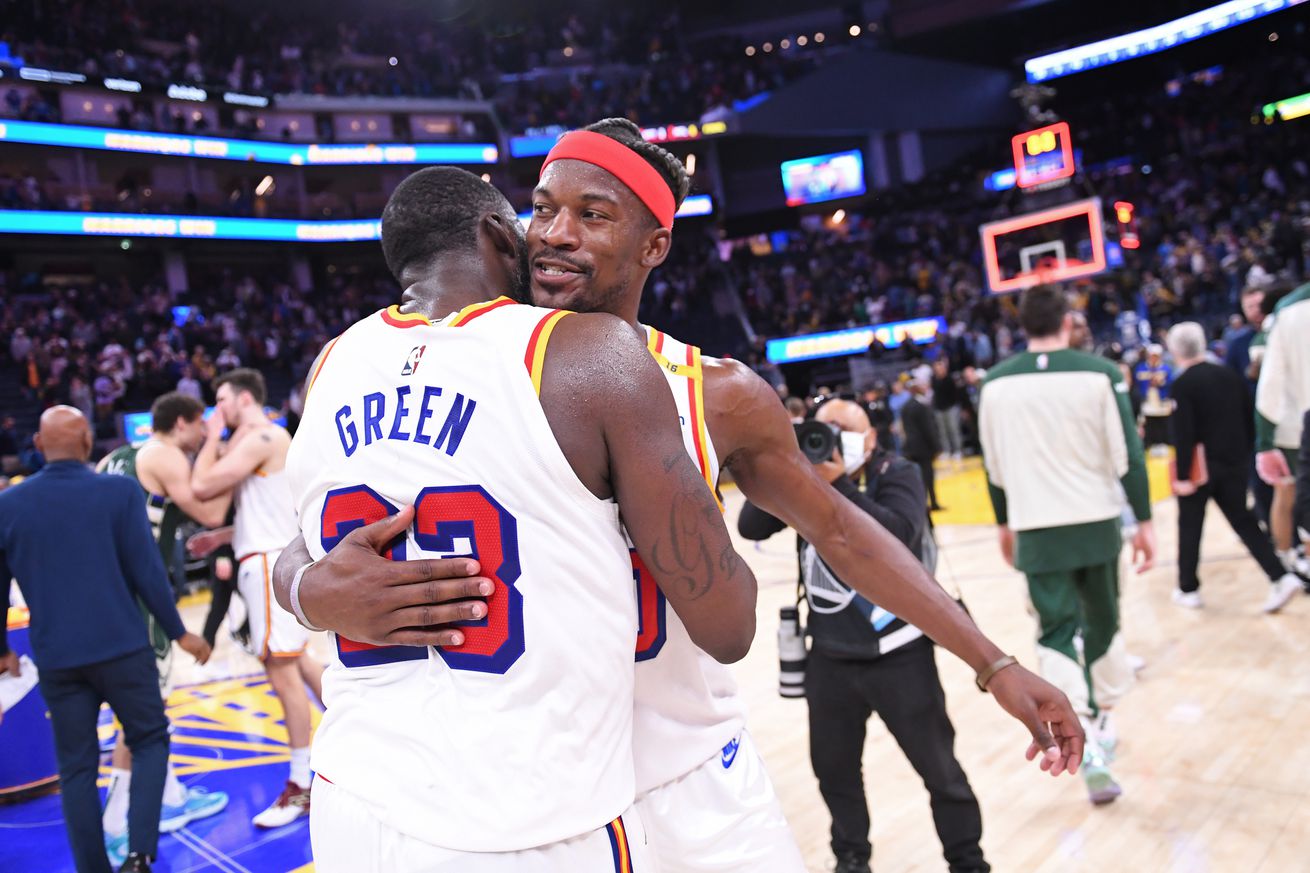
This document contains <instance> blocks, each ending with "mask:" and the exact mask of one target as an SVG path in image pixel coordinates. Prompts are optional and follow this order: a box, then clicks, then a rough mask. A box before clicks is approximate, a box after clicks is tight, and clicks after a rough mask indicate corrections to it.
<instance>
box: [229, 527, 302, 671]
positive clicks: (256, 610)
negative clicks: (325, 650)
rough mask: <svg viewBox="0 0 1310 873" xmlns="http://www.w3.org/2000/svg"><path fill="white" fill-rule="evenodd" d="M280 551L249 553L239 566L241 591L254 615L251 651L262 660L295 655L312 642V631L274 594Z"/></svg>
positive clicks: (238, 588) (251, 631)
mask: <svg viewBox="0 0 1310 873" xmlns="http://www.w3.org/2000/svg"><path fill="white" fill-rule="evenodd" d="M280 554H282V553H281V552H280V551H277V552H256V553H255V554H253V555H247V556H245V559H244V560H243V561H242V562H241V564H240V566H239V567H238V568H237V592H238V593H239V594H240V595H241V599H242V600H244V601H245V602H246V613H247V615H248V616H249V618H250V652H251V654H253V655H254V656H255V657H256V658H259V659H260V660H261V661H262V660H264V659H266V658H294V657H296V656H298V655H302V654H304V652H305V647H306V646H308V645H309V631H308V630H306V629H305V628H303V627H301V626H300V622H298V621H296V617H295V616H294V615H292V614H291V613H289V612H287V611H286V610H285V609H283V608H282V607H281V606H279V605H278V602H277V598H275V597H274V596H273V565H274V564H276V563H277V556H278V555H280Z"/></svg>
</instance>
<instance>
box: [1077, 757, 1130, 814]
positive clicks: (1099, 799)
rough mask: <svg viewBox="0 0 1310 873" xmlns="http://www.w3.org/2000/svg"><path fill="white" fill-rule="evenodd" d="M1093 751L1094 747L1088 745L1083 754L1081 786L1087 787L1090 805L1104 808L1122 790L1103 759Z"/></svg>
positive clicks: (1122, 791) (1121, 792)
mask: <svg viewBox="0 0 1310 873" xmlns="http://www.w3.org/2000/svg"><path fill="white" fill-rule="evenodd" d="M1093 749H1094V746H1091V745H1089V746H1088V747H1087V748H1086V749H1085V750H1084V752H1083V766H1082V774H1083V784H1085V785H1086V786H1087V797H1088V799H1089V800H1091V802H1092V805H1093V806H1104V805H1105V804H1107V803H1113V802H1114V800H1115V798H1117V797H1118V796H1119V795H1121V794H1123V793H1124V790H1123V788H1121V787H1120V786H1119V783H1118V782H1115V781H1114V776H1112V775H1111V774H1110V767H1109V766H1108V765H1107V764H1106V763H1105V758H1103V757H1102V756H1101V755H1100V753H1099V752H1096V751H1094V750H1093Z"/></svg>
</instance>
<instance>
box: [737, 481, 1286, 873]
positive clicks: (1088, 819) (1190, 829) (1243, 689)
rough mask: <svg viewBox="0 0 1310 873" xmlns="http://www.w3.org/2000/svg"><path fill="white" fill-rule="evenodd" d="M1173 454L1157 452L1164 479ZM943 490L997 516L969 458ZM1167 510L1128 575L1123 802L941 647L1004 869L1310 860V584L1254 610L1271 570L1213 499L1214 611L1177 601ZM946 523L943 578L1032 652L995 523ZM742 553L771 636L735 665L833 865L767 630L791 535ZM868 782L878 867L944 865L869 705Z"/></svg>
mask: <svg viewBox="0 0 1310 873" xmlns="http://www.w3.org/2000/svg"><path fill="white" fill-rule="evenodd" d="M1162 466H1163V465H1162V463H1160V462H1157V461H1153V463H1152V467H1153V471H1152V472H1153V474H1154V475H1153V479H1154V480H1155V482H1156V483H1157V488H1156V489H1153V490H1156V491H1157V492H1158V490H1159V489H1158V483H1159V482H1160V478H1161V470H1160V469H1159V468H1160V467H1162ZM940 499H941V500H942V503H943V504H944V505H945V506H946V507H947V508H948V510H950V512H949V513H948V516H949V515H956V516H971V517H975V518H986V519H988V520H990V511H989V510H988V509H987V508H986V507H985V506H983V505H979V504H978V501H979V500H983V501H985V500H986V497H985V487H984V483H983V480H982V473H981V471H980V470H979V469H978V467H977V465H976V462H974V464H972V465H970V466H968V467H967V468H966V470H965V471H964V472H963V473H959V474H954V475H948V476H947V478H946V479H945V480H944V481H943V483H942V486H941V493H940ZM728 503H729V509H728V514H729V518H730V519H734V520H735V518H736V514H737V512H738V511H739V508H740V504H741V497H740V495H739V494H737V493H736V492H731V493H730V494H729V496H728ZM1155 512H1156V531H1157V535H1158V537H1159V541H1160V558H1159V560H1158V561H1157V565H1156V569H1154V570H1152V571H1151V572H1149V573H1147V574H1145V575H1142V576H1137V575H1133V574H1131V572H1126V574H1125V576H1124V578H1123V610H1122V613H1123V627H1124V633H1125V636H1126V639H1127V642H1128V644H1129V648H1130V651H1132V652H1133V653H1135V654H1138V655H1141V656H1142V657H1144V658H1145V659H1146V661H1147V666H1146V668H1145V670H1143V671H1142V673H1141V674H1140V677H1139V680H1140V681H1139V683H1138V685H1137V687H1136V688H1135V689H1134V690H1133V692H1132V693H1131V694H1130V695H1129V696H1128V697H1127V698H1126V699H1125V700H1124V701H1123V703H1122V704H1121V705H1120V707H1119V710H1118V721H1119V733H1120V753H1119V762H1118V764H1117V766H1116V767H1115V768H1114V772H1115V774H1116V777H1117V778H1118V779H1119V780H1120V782H1121V783H1122V784H1123V786H1124V795H1123V797H1121V798H1120V799H1119V800H1118V801H1117V802H1116V803H1114V804H1113V805H1111V806H1108V807H1103V808H1099V809H1093V808H1092V807H1091V805H1090V804H1089V803H1088V802H1087V800H1086V794H1085V792H1084V789H1083V785H1082V778H1081V777H1076V778H1073V779H1071V778H1069V777H1067V776H1063V777H1060V778H1059V779H1052V778H1051V777H1049V776H1046V775H1045V774H1042V773H1040V772H1039V771H1038V770H1037V768H1036V767H1035V766H1034V765H1032V764H1029V763H1028V762H1026V761H1024V759H1023V750H1024V748H1025V746H1026V744H1027V736H1026V734H1025V733H1024V732H1023V729H1022V728H1021V726H1020V725H1019V724H1018V723H1017V722H1015V721H1013V720H1011V719H1010V718H1009V717H1008V716H1006V715H1005V714H1004V713H1003V712H1002V711H1001V709H1000V708H999V707H998V706H996V705H995V703H994V702H993V701H992V699H991V698H990V697H989V696H984V695H982V694H979V692H978V691H977V689H976V688H974V687H973V685H972V681H971V678H972V677H971V673H970V671H969V670H968V669H967V668H966V667H965V666H964V664H963V663H962V662H960V661H958V660H957V659H955V658H954V657H953V656H951V655H950V654H949V653H946V652H944V651H941V650H939V651H938V654H937V662H938V665H939V667H940V670H941V674H942V682H943V685H944V686H945V688H946V695H947V701H948V706H949V709H950V712H951V717H952V719H953V720H954V722H955V727H956V731H957V734H958V738H957V745H956V749H957V754H958V757H959V759H960V761H961V763H962V764H963V766H964V769H965V771H966V772H967V773H968V775H969V779H970V782H971V783H972V785H973V787H974V791H975V793H976V794H977V795H978V799H979V802H980V803H981V805H982V811H983V828H984V836H983V848H984V850H985V852H986V854H987V858H988V860H989V861H990V862H991V864H992V866H993V868H994V869H995V870H997V871H1006V873H1009V871H1020V873H1029V871H1051V873H1055V871H1104V870H1114V869H1116V868H1123V867H1125V866H1127V867H1128V868H1129V869H1131V870H1132V871H1134V873H1157V871H1159V873H1165V871H1168V873H1296V871H1310V745H1308V744H1307V743H1306V742H1305V739H1304V738H1305V736H1306V729H1307V726H1308V725H1310V664H1308V663H1307V658H1308V656H1310V598H1307V597H1303V596H1298V597H1296V598H1295V599H1294V600H1293V601H1292V602H1291V603H1290V604H1289V605H1288V606H1287V607H1286V608H1285V609H1284V610H1283V612H1282V613H1280V614H1278V615H1276V616H1264V615H1262V614H1261V613H1260V611H1259V605H1260V602H1261V600H1262V599H1263V597H1264V594H1265V583H1264V579H1263V576H1262V574H1261V573H1260V571H1259V569H1258V568H1257V566H1256V564H1255V562H1254V561H1252V560H1251V559H1250V557H1248V556H1247V555H1246V553H1245V551H1244V550H1243V549H1242V546H1241V543H1240V542H1239V541H1238V539H1237V537H1236V536H1235V535H1234V534H1233V533H1232V531H1231V530H1230V529H1229V528H1228V527H1227V525H1226V524H1225V523H1224V521H1223V518H1222V516H1220V515H1219V513H1218V512H1217V510H1213V508H1212V511H1211V513H1210V515H1209V516H1208V517H1207V520H1206V530H1205V540H1204V544H1203V549H1202V561H1203V563H1202V566H1201V578H1202V594H1203V596H1204V597H1205V600H1206V607H1205V609H1203V610H1201V611H1198V612H1192V611H1187V610H1183V609H1180V608H1179V607H1176V606H1174V605H1173V604H1172V603H1171V602H1170V600H1169V595H1170V591H1171V589H1172V588H1173V586H1174V585H1175V583H1176V563H1175V559H1176V556H1177V550H1176V549H1177V546H1176V544H1177V528H1176V519H1177V513H1176V506H1175V504H1174V502H1173V501H1172V500H1169V499H1165V500H1161V501H1158V502H1157V503H1156V506H1155ZM944 520H945V519H944V518H943V519H939V523H940V521H944ZM938 535H939V539H940V541H941V542H942V544H943V546H944V548H943V554H942V561H941V564H940V567H939V575H940V577H941V578H942V579H943V581H944V582H945V583H947V584H948V585H949V584H955V585H957V586H958V587H959V588H960V590H961V591H962V593H963V595H964V598H965V600H966V602H967V603H968V605H969V609H970V610H971V611H972V613H973V615H974V617H975V618H976V619H977V621H978V623H979V625H980V626H981V627H982V628H983V629H984V630H985V631H986V632H987V633H988V634H989V635H990V636H991V637H992V638H993V639H994V640H996V641H997V643H998V644H999V645H1000V646H1001V647H1002V648H1004V649H1005V650H1007V651H1009V652H1012V653H1014V654H1015V655H1017V656H1018V657H1019V658H1020V659H1021V660H1022V661H1023V662H1024V663H1025V664H1028V665H1032V664H1034V663H1035V660H1034V656H1033V634H1034V627H1035V625H1034V622H1033V620H1032V619H1031V618H1030V617H1029V616H1028V614H1027V613H1026V612H1025V608H1024V585H1023V579H1022V576H1021V575H1020V574H1018V573H1017V572H1015V571H1014V570H1012V569H1011V568H1009V567H1008V566H1006V565H1005V563H1004V562H1003V561H1002V560H1001V557H1000V551H999V549H998V548H997V545H996V537H995V529H994V527H992V526H983V525H962V526H943V527H939V529H938ZM739 548H740V549H741V551H742V554H743V555H745V556H746V557H747V559H748V560H749V561H750V564H751V566H752V567H753V568H754V570H755V572H756V574H757V576H758V578H759V582H760V607H759V608H760V611H759V615H760V624H759V634H758V636H757V638H756V643H755V646H754V648H753V650H752V652H751V653H750V655H749V656H748V657H747V659H746V660H745V661H744V662H743V663H742V664H740V665H739V666H738V669H737V673H738V678H739V682H740V684H741V688H742V691H743V693H744V694H745V696H746V699H747V701H748V703H749V705H750V722H749V724H750V729H751V733H752V734H753V736H754V737H755V740H756V742H757V744H758V745H759V747H760V748H761V750H762V752H763V755H764V757H765V759H766V761H767V763H768V765H769V771H770V773H771V774H772V776H773V780H774V784H775V786H776V788H777V790H778V794H779V795H780V797H781V798H782V804H783V809H784V811H785V812H786V815H787V818H788V820H789V821H790V822H791V825H792V828H793V830H794V831H795V833H796V837H797V840H798V841H799V842H800V845H801V848H802V850H803V852H804V855H805V859H806V862H807V864H808V865H809V869H810V870H811V871H816V873H817V871H823V870H830V869H832V864H833V860H832V854H831V852H830V851H829V849H828V825H829V817H828V813H827V809H826V808H825V807H824V806H823V803H822V800H821V798H820V797H819V793H818V788H817V784H816V782H815V779H814V776H813V773H812V771H811V769H810V763H809V757H808V749H807V745H806V744H807V740H808V732H807V721H806V710H805V703H804V701H801V700H784V699H782V698H780V697H778V695H777V692H776V684H777V661H776V645H775V644H774V643H773V640H772V636H773V634H774V632H775V631H776V629H777V610H778V607H780V606H783V605H785V604H787V603H790V602H792V600H793V597H794V590H795V588H794V586H795V557H794V551H793V549H794V539H793V535H792V534H791V533H790V532H787V533H784V534H779V535H778V536H776V537H774V538H773V539H772V540H770V541H768V542H766V543H763V544H762V545H761V546H760V548H759V549H758V550H757V549H756V548H755V546H754V545H753V544H751V543H742V544H740V545H739ZM1125 560H1126V558H1125ZM864 777H865V785H866V788H867V791H868V796H869V801H870V808H871V814H872V819H873V839H872V841H873V844H874V859H873V860H874V869H875V870H876V871H879V873H908V871H944V870H945V869H946V864H945V862H944V861H943V860H942V857H941V846H940V843H939V842H938V840H937V836H936V831H935V830H934V829H933V825H932V818H931V815H930V812H929V807H928V796H927V792H926V791H925V790H924V788H923V785H922V783H921V782H920V781H919V779H918V776H917V775H916V774H915V773H914V771H913V770H912V769H911V768H910V766H909V764H908V763H907V762H906V760H905V758H904V756H903V755H902V754H901V752H900V749H899V748H898V747H897V746H896V744H895V742H894V741H893V740H892V739H891V737H890V735H889V734H888V733H887V731H886V730H885V729H884V728H883V727H882V725H881V723H880V722H878V721H877V719H876V718H875V719H873V720H872V722H871V723H870V730H869V737H868V741H867V744H866V747H865V755H864Z"/></svg>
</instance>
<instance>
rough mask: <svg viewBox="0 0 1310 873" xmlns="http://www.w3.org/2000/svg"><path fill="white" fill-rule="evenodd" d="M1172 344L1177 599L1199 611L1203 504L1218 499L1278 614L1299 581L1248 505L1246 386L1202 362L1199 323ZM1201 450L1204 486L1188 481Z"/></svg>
mask: <svg viewBox="0 0 1310 873" xmlns="http://www.w3.org/2000/svg"><path fill="white" fill-rule="evenodd" d="M1168 342H1169V350H1170V351H1171V352H1172V353H1173V356H1174V359H1175V360H1176V361H1177V363H1178V366H1179V367H1182V368H1185V372H1184V373H1183V375H1182V376H1180V377H1179V378H1178V379H1177V380H1176V381H1175V382H1174V384H1173V388H1172V393H1173V397H1174V402H1175V404H1176V406H1175V409H1174V415H1173V437H1174V448H1175V451H1176V452H1177V455H1176V459H1177V460H1176V464H1177V478H1178V481H1177V483H1176V484H1175V485H1174V493H1175V494H1177V495H1178V590H1177V591H1175V592H1174V602H1175V603H1177V604H1178V605H1180V606H1185V607H1189V608H1192V609H1199V608H1200V607H1201V594H1200V591H1199V590H1198V589H1199V587H1200V582H1199V580H1198V579H1197V577H1196V566H1197V562H1198V560H1199V557H1200V552H1201V530H1202V525H1203V524H1204V523H1205V506H1206V503H1207V502H1208V501H1209V500H1210V499H1211V498H1213V499H1214V502H1215V503H1216V504H1218V506H1219V510H1220V511H1221V512H1222V513H1223V514H1224V518H1226V519H1228V523H1229V524H1230V525H1231V526H1232V528H1233V531H1234V532H1236V534H1237V535H1238V536H1239V537H1241V538H1242V543H1243V545H1245V546H1246V550H1247V551H1248V552H1250V553H1251V557H1253V558H1255V560H1256V562H1257V563H1259V564H1260V568H1261V569H1262V570H1264V571H1265V574H1266V575H1267V576H1268V577H1269V581H1270V589H1269V594H1268V596H1267V597H1266V599H1265V602H1264V606H1263V609H1264V611H1265V612H1276V611H1278V610H1279V609H1282V607H1283V605H1284V604H1286V603H1287V601H1288V600H1289V599H1291V597H1292V595H1293V594H1295V593H1296V592H1297V591H1300V590H1301V582H1300V580H1299V579H1298V578H1297V577H1296V575H1295V574H1292V573H1287V572H1285V570H1284V567H1283V562H1282V561H1280V560H1279V559H1278V556H1277V554H1275V553H1274V547H1273V544H1272V543H1271V542H1270V541H1269V537H1268V536H1266V535H1265V533H1264V532H1263V531H1262V530H1260V524H1259V522H1258V521H1256V517H1255V513H1253V512H1252V511H1251V510H1250V509H1248V508H1247V505H1246V472H1247V469H1248V467H1249V465H1250V463H1251V451H1252V448H1253V445H1254V434H1253V433H1252V431H1251V428H1252V425H1251V422H1252V416H1251V412H1250V405H1249V404H1250V400H1249V397H1248V395H1247V391H1246V386H1245V385H1244V384H1243V383H1242V377H1241V376H1239V375H1237V373H1236V372H1234V371H1233V370H1231V369H1229V368H1227V367H1223V366H1220V365H1218V364H1212V363H1210V362H1209V361H1207V360H1206V359H1205V331H1204V330H1203V329H1202V328H1201V326H1200V325H1199V324H1197V323H1196V322H1192V321H1189V322H1184V323H1182V324H1177V325H1174V326H1173V327H1172V328H1171V329H1170V330H1169V338H1168ZM1198 447H1203V448H1204V464H1205V469H1206V472H1207V473H1208V476H1209V478H1208V480H1207V481H1205V482H1203V483H1202V484H1200V485H1199V486H1198V485H1196V484H1193V482H1192V481H1190V480H1191V479H1192V478H1193V475H1192V474H1193V469H1192V468H1193V465H1195V464H1198V463H1201V461H1199V460H1198V451H1197V448H1198Z"/></svg>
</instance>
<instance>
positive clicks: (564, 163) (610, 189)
mask: <svg viewBox="0 0 1310 873" xmlns="http://www.w3.org/2000/svg"><path fill="white" fill-rule="evenodd" d="M537 190H538V191H545V192H549V194H550V197H551V198H552V199H553V200H555V201H556V202H564V201H579V202H580V201H582V200H584V199H591V198H595V197H600V198H608V199H609V200H612V201H614V202H615V203H617V204H618V205H619V206H621V207H623V208H624V209H645V208H646V207H645V206H644V205H643V204H642V202H641V200H640V199H638V197H637V195H636V194H634V193H632V189H631V188H629V187H628V186H627V185H624V184H623V183H622V182H620V181H619V179H618V177H617V176H615V175H614V174H613V173H611V172H610V171H609V170H605V169H602V168H600V167H598V166H596V165H595V164H589V163H587V162H586V161H579V160H574V159H573V158H563V159H561V160H558V161H551V162H550V165H549V166H548V167H546V169H545V171H544V172H543V173H542V174H541V181H540V182H538V183H537Z"/></svg>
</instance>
